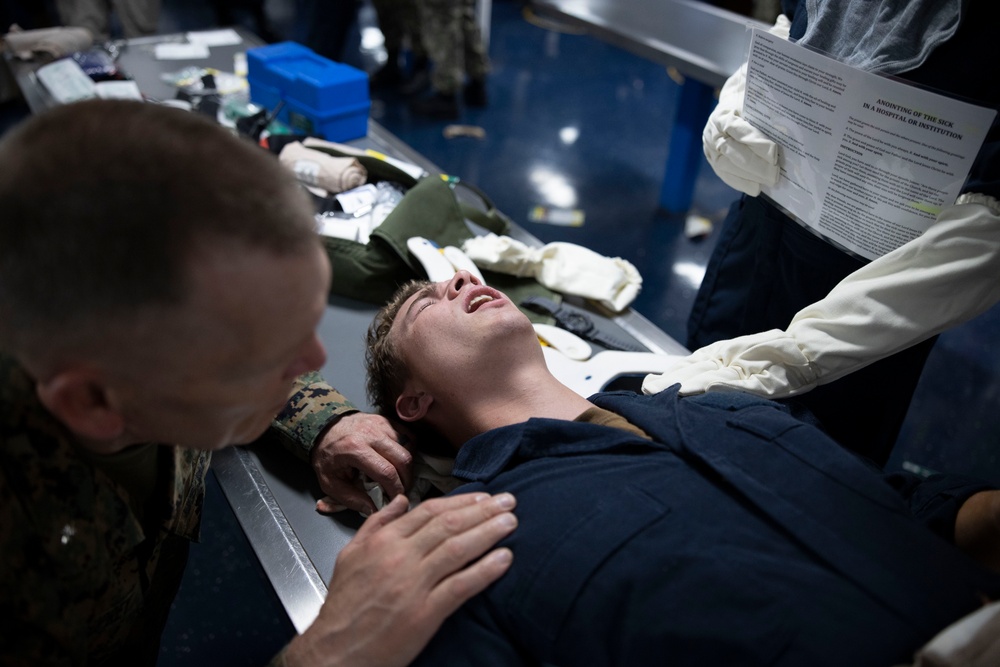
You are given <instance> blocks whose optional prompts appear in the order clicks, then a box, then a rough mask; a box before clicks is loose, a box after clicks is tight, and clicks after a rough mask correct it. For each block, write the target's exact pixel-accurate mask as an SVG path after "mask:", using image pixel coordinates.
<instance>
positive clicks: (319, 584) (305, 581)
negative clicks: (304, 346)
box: [11, 33, 686, 632]
mask: <svg viewBox="0 0 1000 667" xmlns="http://www.w3.org/2000/svg"><path fill="white" fill-rule="evenodd" d="M242 34H243V35H244V38H245V40H246V41H245V43H244V44H241V45H237V46H225V47H212V55H211V58H210V59H209V60H208V61H157V60H155V58H154V56H153V48H154V45H155V43H157V42H162V41H177V40H181V39H183V36H180V35H172V36H161V37H152V38H141V39H137V40H132V41H130V42H129V43H128V44H127V46H126V48H124V49H122V51H121V55H120V57H119V61H118V62H119V65H120V66H121V67H122V68H123V69H124V70H125V72H127V73H128V74H129V76H130V77H131V78H132V79H134V80H135V81H136V82H137V83H138V84H139V87H140V90H142V92H143V93H144V94H145V95H146V96H148V97H150V98H155V99H169V98H172V97H174V94H175V89H174V88H173V87H172V86H171V84H169V83H166V82H164V81H162V80H161V78H160V75H161V73H164V72H174V71H178V70H180V69H182V68H183V67H185V66H188V65H202V66H211V67H216V68H218V69H220V70H225V71H232V62H233V56H234V55H235V54H236V53H237V52H239V51H241V50H244V49H245V48H246V47H247V46H248V45H257V44H259V41H258V40H257V39H256V38H255V37H253V36H252V35H248V34H246V33H242ZM11 64H12V70H13V71H14V74H15V77H16V79H17V81H18V85H19V86H21V88H22V92H23V93H24V94H25V98H26V99H27V100H28V103H29V105H30V106H31V108H32V110H33V111H39V110H42V109H45V108H47V107H50V106H52V105H53V104H54V102H53V101H52V99H51V97H49V95H48V93H47V92H46V91H45V90H44V88H43V87H42V86H41V85H40V84H39V83H38V81H37V79H36V78H35V77H34V74H33V70H34V69H35V68H37V66H38V64H37V63H34V64H32V63H18V62H12V63H11ZM346 143H349V144H352V145H355V146H358V147H361V148H371V149H374V150H377V151H379V152H381V153H384V154H386V155H390V156H393V157H396V158H399V159H402V160H406V161H408V162H411V163H413V164H417V165H419V166H421V167H423V168H424V169H425V170H426V171H428V172H430V173H440V171H441V170H440V169H438V168H437V167H436V166H435V165H434V164H432V163H431V162H430V161H429V160H427V159H426V158H424V157H423V156H421V155H419V154H418V153H416V152H415V151H414V150H412V149H411V148H410V147H409V146H407V145H406V144H404V143H403V142H402V141H400V140H399V139H398V138H396V137H395V136H393V135H392V134H391V133H390V132H388V131H387V130H386V129H385V128H383V127H382V126H380V125H379V124H378V123H376V122H374V121H371V120H369V123H368V135H367V136H365V137H363V138H360V139H356V140H353V141H350V142H346ZM459 192H460V195H461V194H465V193H462V192H461V190H459ZM470 203H476V202H475V200H474V199H471V195H470ZM510 235H511V236H513V237H514V238H517V239H518V240H520V241H522V242H524V243H527V244H529V245H533V246H538V245H540V242H539V241H538V239H536V238H535V237H533V236H531V235H530V234H528V233H527V232H526V231H525V230H524V229H522V228H520V227H517V226H516V225H515V227H514V228H513V229H512V230H511V232H510ZM334 280H336V269H334ZM574 303H575V305H578V306H580V307H585V304H584V303H583V302H582V301H579V300H576V301H575V302H574ZM376 310H377V308H376V306H374V305H372V304H368V303H364V302H360V301H354V300H351V299H346V298H342V297H336V296H334V297H331V299H330V302H329V305H328V307H327V310H326V313H325V315H324V317H323V319H322V321H321V322H320V329H319V333H320V336H321V338H322V340H323V342H324V344H325V345H326V347H327V352H328V360H327V363H326V365H325V366H324V368H323V369H322V373H323V375H324V377H326V378H327V379H328V380H329V381H330V383H331V384H333V385H334V386H336V387H337V388H338V389H339V390H340V391H341V392H342V393H343V394H344V395H346V396H347V397H348V398H349V399H350V400H351V401H353V402H354V403H355V404H356V405H357V406H358V407H359V408H362V409H366V410H367V409H370V406H369V405H368V403H367V400H366V397H365V375H364V366H363V359H364V333H365V331H366V330H367V328H368V325H369V323H370V322H371V320H372V317H373V316H374V314H375V312H376ZM593 317H594V318H595V320H597V322H598V324H599V326H602V327H610V330H614V331H616V332H617V333H618V334H619V335H620V334H622V333H624V334H628V335H629V336H631V338H633V339H634V340H636V341H638V342H640V343H642V344H643V345H644V346H645V347H646V348H647V349H649V350H650V351H651V352H657V353H667V354H684V353H685V352H686V350H685V349H684V348H683V346H681V345H680V343H678V342H677V341H675V340H674V339H672V338H670V337H669V336H667V335H666V334H665V333H664V332H662V331H661V330H660V329H658V328H657V327H656V326H655V325H653V324H652V323H651V322H649V320H647V319H645V318H644V317H642V316H641V315H639V314H638V313H635V312H633V311H631V310H628V311H626V312H624V313H622V314H621V315H618V316H615V317H612V318H607V317H604V316H603V315H601V314H599V313H596V312H594V313H593ZM212 469H213V471H214V472H215V475H216V477H217V478H218V480H219V483H220V485H221V487H222V489H223V492H224V493H225V495H226V498H227V499H228V501H229V503H230V505H231V506H232V509H233V512H234V513H235V515H236V517H237V519H238V520H239V522H240V525H241V526H242V528H243V530H244V532H245V533H246V536H247V539H248V540H249V542H250V544H251V546H252V547H253V549H254V552H255V553H256V555H257V557H258V559H259V560H260V563H261V565H262V567H263V569H264V571H265V573H266V574H267V576H268V578H269V580H270V582H271V584H272V585H273V586H274V590H275V592H276V594H277V595H278V598H279V599H280V600H281V602H282V604H283V606H284V608H285V610H286V612H287V614H288V616H289V619H290V620H291V622H292V624H293V625H294V626H295V628H296V629H297V630H298V631H299V632H301V631H303V630H304V629H305V628H307V627H308V626H309V625H310V624H311V623H312V621H313V620H314V619H315V617H316V614H317V613H318V612H319V608H320V606H321V605H322V603H323V600H324V599H325V597H326V593H327V587H326V583H327V582H328V581H329V578H330V576H331V575H332V573H333V566H334V561H335V560H336V557H337V554H338V553H339V552H340V550H341V549H342V548H343V547H344V545H345V544H347V542H348V541H349V540H350V539H351V537H352V536H353V535H354V533H355V531H356V530H357V528H358V526H359V525H360V521H361V520H360V518H359V517H358V516H357V515H355V514H353V513H350V512H344V513H341V514H339V515H337V516H333V517H330V516H324V515H321V514H319V513H317V512H316V511H315V503H316V500H317V499H318V498H319V497H320V491H319V488H318V485H317V483H316V481H315V477H314V475H313V473H312V470H311V468H309V466H306V465H304V464H303V463H302V462H301V461H299V460H297V459H295V458H294V457H293V456H292V455H291V454H289V453H287V452H284V451H280V450H277V449H276V448H268V447H266V446H261V445H251V446H247V447H230V448H228V449H225V450H222V451H219V452H216V453H215V454H214V455H213V461H212Z"/></svg>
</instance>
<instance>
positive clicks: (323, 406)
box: [271, 371, 358, 461]
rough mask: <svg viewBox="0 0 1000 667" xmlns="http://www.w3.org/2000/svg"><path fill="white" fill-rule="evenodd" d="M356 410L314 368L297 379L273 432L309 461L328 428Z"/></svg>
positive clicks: (295, 452)
mask: <svg viewBox="0 0 1000 667" xmlns="http://www.w3.org/2000/svg"><path fill="white" fill-rule="evenodd" d="M353 412H358V408H356V407H355V406H354V404H353V403H351V402H350V401H349V400H347V398H346V397H345V396H344V395H343V394H341V393H340V392H339V391H337V390H336V389H334V388H333V387H331V386H330V385H329V384H327V383H326V382H325V381H324V380H323V377H322V376H321V375H320V374H319V373H318V372H316V371H313V372H311V373H306V374H304V375H300V376H299V377H298V378H296V380H295V385H294V386H293V387H292V393H291V397H290V398H289V399H288V403H286V404H285V408H284V409H283V410H282V411H281V412H280V413H279V414H278V416H277V417H275V419H274V421H273V422H272V424H271V425H272V427H273V428H272V432H274V434H276V435H277V436H278V439H279V441H280V442H281V444H282V446H283V447H285V448H286V449H288V450H289V451H291V452H293V453H294V454H295V455H296V456H298V457H299V458H301V459H302V460H304V461H308V460H309V453H310V452H311V451H312V448H313V444H315V442H316V440H317V438H318V437H319V435H320V434H321V433H322V432H323V431H324V429H326V427H327V426H329V425H330V424H331V423H332V422H333V421H334V420H336V419H339V418H340V417H342V416H344V415H348V414H351V413H353Z"/></svg>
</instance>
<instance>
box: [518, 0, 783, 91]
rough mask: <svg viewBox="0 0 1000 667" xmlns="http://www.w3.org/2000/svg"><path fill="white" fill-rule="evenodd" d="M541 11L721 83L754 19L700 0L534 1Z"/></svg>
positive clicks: (740, 58)
mask: <svg viewBox="0 0 1000 667" xmlns="http://www.w3.org/2000/svg"><path fill="white" fill-rule="evenodd" d="M532 6H533V7H534V8H535V10H536V11H537V12H538V13H540V14H543V15H548V16H553V17H556V18H558V19H559V20H561V21H565V22H567V23H569V24H571V25H574V26H578V27H581V28H583V29H584V30H586V31H587V32H589V33H591V34H593V35H594V36H595V37H598V38H600V39H602V40H604V41H606V42H608V43H611V44H614V45H615V46H618V47H621V48H623V49H625V50H627V51H631V52H632V53H635V54H636V55H639V56H642V57H644V58H647V59H649V60H651V61H653V62H656V63H660V64H662V65H663V66H664V67H675V68H677V70H678V71H679V72H680V73H681V74H684V75H685V76H689V77H692V78H694V79H697V80H698V81H701V82H703V83H706V84H708V85H710V86H713V87H720V86H722V84H723V83H725V81H726V79H727V78H729V76H730V75H731V74H732V73H733V72H735V71H736V70H737V69H739V67H740V65H742V64H743V62H744V61H746V45H747V38H746V31H747V28H748V27H749V26H755V27H761V28H764V29H767V28H769V27H770V26H769V25H766V24H764V23H761V22H760V21H756V20H754V19H751V18H748V17H746V16H742V15H740V14H736V13H735V12H731V11H728V10H725V9H720V8H718V7H714V6H712V5H709V4H708V3H706V2H700V1H699V0H533V1H532Z"/></svg>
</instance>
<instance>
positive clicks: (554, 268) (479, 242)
mask: <svg viewBox="0 0 1000 667" xmlns="http://www.w3.org/2000/svg"><path fill="white" fill-rule="evenodd" d="M462 250H464V251H465V254H467V255H468V256H469V257H470V258H471V259H472V261H473V262H475V263H476V265H477V266H479V267H481V268H484V269H490V270H492V271H497V272H499V273H508V274H511V275H515V276H519V277H531V278H535V279H536V280H538V282H540V283H541V284H542V285H545V286H546V287H548V288H549V289H553V290H555V291H557V292H563V293H564V294H576V295H578V296H582V297H585V298H588V299H594V300H596V301H598V302H600V303H601V304H602V305H604V306H606V307H608V308H610V309H611V310H613V311H615V312H619V311H621V310H624V309H625V307H626V306H628V305H629V304H630V303H632V301H633V300H635V297H636V296H638V294H639V289H640V288H641V287H642V277H641V276H640V275H639V271H638V270H637V269H636V268H635V266H633V265H632V264H631V263H630V262H628V261H627V260H624V259H622V258H621V257H604V256H603V255H599V254H597V253H596V252H594V251H593V250H588V249H587V248H584V247H583V246H579V245H575V244H573V243H549V244H546V245H544V246H542V247H541V248H529V247H528V246H526V245H525V244H523V243H521V242H520V241H517V240H515V239H512V238H510V237H509V236H497V235H496V234H487V235H485V236H477V237H474V238H471V239H469V240H468V241H466V242H465V243H463V244H462Z"/></svg>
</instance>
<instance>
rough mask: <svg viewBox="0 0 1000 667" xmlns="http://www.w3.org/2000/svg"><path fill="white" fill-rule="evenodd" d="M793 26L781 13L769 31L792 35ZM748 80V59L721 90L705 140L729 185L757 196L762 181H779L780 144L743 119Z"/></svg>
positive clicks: (711, 160) (784, 36) (708, 153)
mask: <svg viewBox="0 0 1000 667" xmlns="http://www.w3.org/2000/svg"><path fill="white" fill-rule="evenodd" d="M790 27H791V23H789V21H788V18H787V17H786V16H785V15H784V14H781V15H780V16H778V20H777V22H775V24H774V26H773V27H772V28H771V29H770V30H769V31H768V32H770V33H771V34H772V35H777V36H778V37H781V38H782V39H788V30H789V28H790ZM746 83H747V66H746V63H744V64H743V66H742V67H740V68H739V69H738V70H736V73H735V74H733V75H732V76H731V77H729V78H728V79H727V80H726V83H725V84H724V85H723V86H722V90H721V91H719V104H718V105H717V106H716V107H715V110H714V111H712V113H711V114H709V116H708V122H707V123H706V124H705V130H704V131H703V132H702V135H701V143H702V147H703V148H704V151H705V157H706V158H708V164H709V165H711V167H712V171H714V172H715V173H716V174H718V176H719V178H721V179H722V180H723V182H724V183H725V184H726V185H728V186H730V187H732V188H735V189H736V190H739V191H740V192H745V193H746V194H748V195H750V196H752V197H756V196H757V195H759V194H760V186H761V185H777V183H778V173H779V172H778V145H777V144H776V143H774V142H773V141H771V140H770V139H768V138H767V137H766V136H764V134H763V133H762V132H760V131H759V130H757V129H756V128H754V127H753V126H752V125H750V123H748V122H746V121H745V120H744V119H743V97H744V94H745V93H746Z"/></svg>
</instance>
